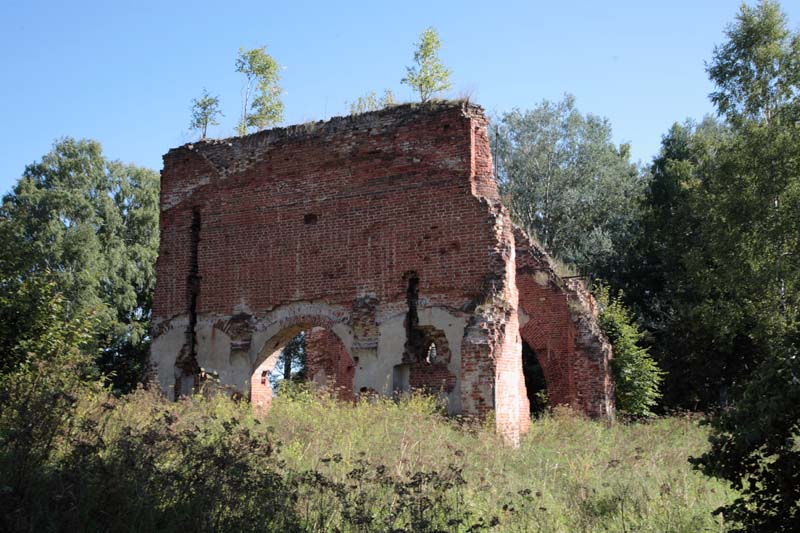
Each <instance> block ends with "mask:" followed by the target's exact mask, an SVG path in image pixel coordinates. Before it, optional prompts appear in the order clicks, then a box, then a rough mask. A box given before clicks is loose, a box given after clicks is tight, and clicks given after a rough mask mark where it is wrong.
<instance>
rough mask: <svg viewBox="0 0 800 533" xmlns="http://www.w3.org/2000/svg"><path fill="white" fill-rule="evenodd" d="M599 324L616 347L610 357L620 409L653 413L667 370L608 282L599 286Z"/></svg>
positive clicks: (639, 414)
mask: <svg viewBox="0 0 800 533" xmlns="http://www.w3.org/2000/svg"><path fill="white" fill-rule="evenodd" d="M595 297H596V298H597V303H598V305H599V307H600V312H599V314H598V319H599V322H600V327H601V328H602V330H603V333H605V335H606V337H608V340H609V342H611V345H612V347H613V350H614V358H613V359H612V360H611V365H612V369H613V372H614V385H615V393H616V403H617V409H618V410H619V411H620V412H622V413H624V414H626V415H630V416H634V417H647V416H652V415H653V412H652V409H653V407H654V406H655V405H656V404H657V402H658V399H659V398H660V397H661V392H660V386H661V381H662V380H663V376H664V373H663V372H662V371H661V369H660V368H659V367H658V365H657V364H656V362H655V361H654V360H653V358H652V357H651V356H650V353H649V351H648V349H647V348H646V347H644V346H643V342H642V341H643V337H644V333H643V332H642V331H641V330H640V328H639V326H638V325H637V324H636V322H635V321H634V319H633V317H632V316H631V313H630V311H629V310H628V308H627V307H625V304H624V303H623V302H622V299H621V298H620V297H614V296H612V295H611V292H610V289H609V287H608V285H603V284H600V285H598V286H597V287H596V290H595Z"/></svg>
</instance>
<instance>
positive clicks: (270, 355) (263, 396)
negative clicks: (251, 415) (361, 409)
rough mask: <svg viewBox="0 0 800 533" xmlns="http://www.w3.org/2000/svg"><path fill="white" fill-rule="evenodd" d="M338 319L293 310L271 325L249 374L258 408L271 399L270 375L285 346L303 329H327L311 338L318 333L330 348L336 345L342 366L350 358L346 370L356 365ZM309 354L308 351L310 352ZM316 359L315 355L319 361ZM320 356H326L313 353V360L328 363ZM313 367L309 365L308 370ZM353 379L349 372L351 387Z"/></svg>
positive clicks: (252, 400) (253, 398) (251, 389)
mask: <svg viewBox="0 0 800 533" xmlns="http://www.w3.org/2000/svg"><path fill="white" fill-rule="evenodd" d="M336 323H337V321H336V320H334V319H333V318H331V317H330V316H327V315H323V314H294V313H291V312H290V313H288V314H287V315H284V316H282V317H281V318H280V319H278V320H276V321H275V322H272V323H271V324H270V326H269V327H268V329H274V330H276V331H275V333H273V334H272V335H270V336H269V337H268V338H267V339H266V340H265V341H264V342H263V345H262V346H261V347H260V348H259V351H258V355H257V356H256V358H255V361H254V362H253V365H252V370H251V376H250V401H251V402H252V403H253V405H254V407H255V408H256V409H258V410H260V411H262V412H265V411H266V410H268V409H269V406H270V403H271V400H272V387H271V385H270V383H269V375H270V373H272V371H273V370H274V368H275V364H276V363H277V362H278V359H279V357H280V354H281V351H282V350H283V347H284V346H285V345H286V343H287V342H289V341H290V340H292V339H293V338H294V337H295V336H297V335H298V334H299V333H300V332H301V331H308V332H309V333H312V332H324V335H320V334H319V333H317V334H313V333H312V334H311V335H310V337H311V339H312V342H313V341H314V340H315V338H316V337H321V338H323V339H324V341H325V342H326V343H327V347H328V348H330V347H335V348H336V352H335V356H336V358H337V361H336V363H337V364H338V363H340V361H339V360H338V359H340V358H341V359H344V361H343V362H342V366H344V365H346V364H347V362H348V361H349V363H350V365H349V368H347V367H346V366H345V368H347V370H349V369H350V368H352V369H354V365H352V357H351V356H350V353H349V351H348V349H347V345H346V343H345V339H342V338H341V337H340V336H339V334H338V333H337V332H336V331H335V329H334V326H335V324H336ZM307 340H308V339H307ZM321 348H322V346H321ZM307 349H308V348H307ZM313 349H314V348H312V350H313ZM307 355H309V354H308V352H307ZM314 359H316V362H315V361H314ZM320 359H323V357H321V356H319V355H317V357H316V358H315V357H314V356H312V363H316V364H318V365H320V366H325V362H320V361H319V360H320ZM312 369H313V367H312V368H309V370H312ZM326 370H327V369H326ZM335 370H338V368H334V371H335ZM309 374H310V375H311V376H310V377H313V374H312V372H309ZM335 376H336V377H338V375H337V374H335ZM352 382H353V379H352V376H350V389H351V390H352ZM351 396H352V394H351Z"/></svg>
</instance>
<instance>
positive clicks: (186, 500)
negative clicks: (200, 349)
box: [0, 351, 731, 532]
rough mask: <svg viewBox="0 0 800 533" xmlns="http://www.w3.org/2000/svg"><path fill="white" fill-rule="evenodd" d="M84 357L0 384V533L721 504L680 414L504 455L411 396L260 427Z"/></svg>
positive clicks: (547, 431) (307, 400)
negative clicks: (167, 396)
mask: <svg viewBox="0 0 800 533" xmlns="http://www.w3.org/2000/svg"><path fill="white" fill-rule="evenodd" d="M90 362H91V361H90V359H88V358H80V357H79V355H78V354H76V353H75V352H74V351H71V352H69V353H68V354H67V355H65V356H57V357H54V358H52V359H48V360H47V361H43V362H42V363H41V364H38V365H32V366H30V367H27V368H25V369H20V370H19V371H18V372H15V373H13V374H11V375H8V376H6V377H4V378H3V379H2V380H0V398H2V399H3V403H2V404H0V405H2V409H1V410H0V479H2V480H3V482H2V490H0V511H2V512H0V516H1V517H2V521H3V522H2V529H4V530H6V531H23V530H25V531H27V530H36V531H51V530H63V529H70V530H82V531H87V530H91V531H95V530H113V531H118V530H126V531H128V530H137V531H140V530H158V531H177V530H187V529H188V530H192V531H332V530H341V531H477V530H483V529H492V530H496V531H632V530H637V531H686V532H690V531H691V532H693V531H699V530H710V531H718V530H721V529H722V526H721V523H720V521H719V520H718V519H715V518H713V517H712V516H711V513H710V511H711V510H712V509H714V508H715V507H717V506H719V505H720V504H722V503H725V502H726V501H728V500H729V498H730V496H731V495H730V494H729V493H728V491H726V490H725V488H724V487H723V485H721V484H720V483H717V482H714V481H710V480H709V479H707V478H704V477H703V476H702V475H700V474H699V473H694V472H692V471H691V470H690V467H689V465H688V464H687V462H686V459H685V458H686V456H687V455H690V454H697V453H701V452H702V451H703V450H704V449H705V448H706V443H705V439H706V432H705V431H704V430H703V429H702V428H700V427H699V426H698V424H697V423H696V422H695V421H693V420H692V419H690V418H680V417H675V418H669V419H662V420H658V421H655V422H653V423H651V424H647V425H644V424H636V425H628V424H620V423H617V424H612V425H610V426H609V425H605V424H602V423H599V422H593V421H589V420H586V419H583V418H581V417H579V416H577V415H575V414H573V413H571V412H569V411H562V410H557V411H555V412H554V413H551V414H548V415H546V416H544V417H543V418H541V419H539V420H537V422H536V424H534V426H533V428H532V430H531V433H530V434H529V435H528V436H527V437H526V438H525V439H524V440H523V442H522V445H521V446H520V448H518V449H513V448H510V447H507V446H504V445H503V444H502V442H501V441H500V440H499V437H498V436H497V435H495V434H494V432H493V429H492V427H491V425H490V424H484V425H476V424H475V423H470V422H469V421H457V420H452V419H448V418H446V417H444V416H442V415H441V414H439V408H440V406H439V405H437V404H436V402H435V401H434V400H432V399H429V398H426V397H422V396H411V397H408V398H406V399H404V400H402V401H401V402H399V403H395V402H393V401H391V400H388V399H384V400H375V401H372V402H367V401H365V402H362V403H359V404H358V405H357V406H351V405H349V404H344V403H340V402H336V401H333V400H330V399H327V398H324V397H318V396H314V395H312V394H311V393H309V392H307V391H305V390H303V389H294V390H293V391H292V390H291V389H290V388H287V394H286V395H285V396H281V397H279V398H277V399H276V400H275V401H274V402H273V407H272V409H271V411H270V413H269V414H268V415H267V416H266V418H259V417H257V416H254V415H253V412H252V410H251V409H250V407H249V405H248V404H246V403H236V402H234V401H233V400H230V399H227V398H225V397H222V396H214V397H212V398H211V399H203V398H202V397H196V398H193V399H188V400H183V401H180V402H177V403H171V402H166V401H164V400H163V399H162V398H161V397H160V396H159V395H158V394H156V393H153V392H147V391H144V390H139V391H136V392H134V393H131V394H128V395H126V396H124V397H122V398H116V397H114V396H111V395H109V394H107V393H105V392H103V391H102V390H100V389H99V387H98V386H97V384H96V383H93V382H92V381H91V380H87V379H84V380H81V379H78V378H77V377H76V376H79V375H81V373H83V374H87V372H84V371H76V370H77V369H80V368H84V367H85V368H90V366H86V365H89V364H90ZM89 374H90V373H89ZM58 391H64V393H63V394H62V395H58ZM54 395H56V396H57V397H59V398H61V399H60V400H59V401H56V402H52V398H53V397H54Z"/></svg>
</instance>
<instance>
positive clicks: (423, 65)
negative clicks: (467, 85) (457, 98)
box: [401, 28, 452, 102]
mask: <svg viewBox="0 0 800 533" xmlns="http://www.w3.org/2000/svg"><path fill="white" fill-rule="evenodd" d="M441 46H442V43H441V42H440V41H439V35H438V34H437V33H436V30H434V29H433V28H428V29H426V30H425V31H423V32H422V34H421V35H420V36H419V41H417V50H416V51H415V52H414V63H416V65H414V66H413V67H406V77H405V78H403V79H402V80H401V82H402V83H405V84H406V85H409V86H410V87H411V88H412V89H414V90H415V91H416V92H418V93H419V99H420V101H422V102H427V101H429V100H430V99H431V98H432V97H433V95H435V94H436V93H438V92H441V91H446V90H447V89H449V88H450V87H452V84H451V83H450V70H449V69H448V68H446V67H445V66H444V65H443V64H442V62H441V61H440V60H439V55H438V54H439V48H441Z"/></svg>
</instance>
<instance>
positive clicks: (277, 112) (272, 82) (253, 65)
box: [236, 46, 283, 135]
mask: <svg viewBox="0 0 800 533" xmlns="http://www.w3.org/2000/svg"><path fill="white" fill-rule="evenodd" d="M279 71H280V66H279V65H278V62H277V61H275V59H273V57H272V56H271V55H269V54H268V53H267V48H266V47H265V46H262V47H261V48H252V49H250V50H245V49H244V48H240V49H239V55H238V57H237V58H236V72H240V73H242V74H244V75H245V79H246V81H245V85H244V87H243V88H242V115H241V119H240V120H239V126H238V127H237V133H238V134H239V135H245V134H246V133H247V132H248V130H249V129H250V128H256V129H264V128H266V127H268V126H271V125H273V124H277V123H279V122H280V121H281V120H283V101H281V93H282V92H283V89H281V87H280V85H278V82H279V81H280V72H279Z"/></svg>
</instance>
